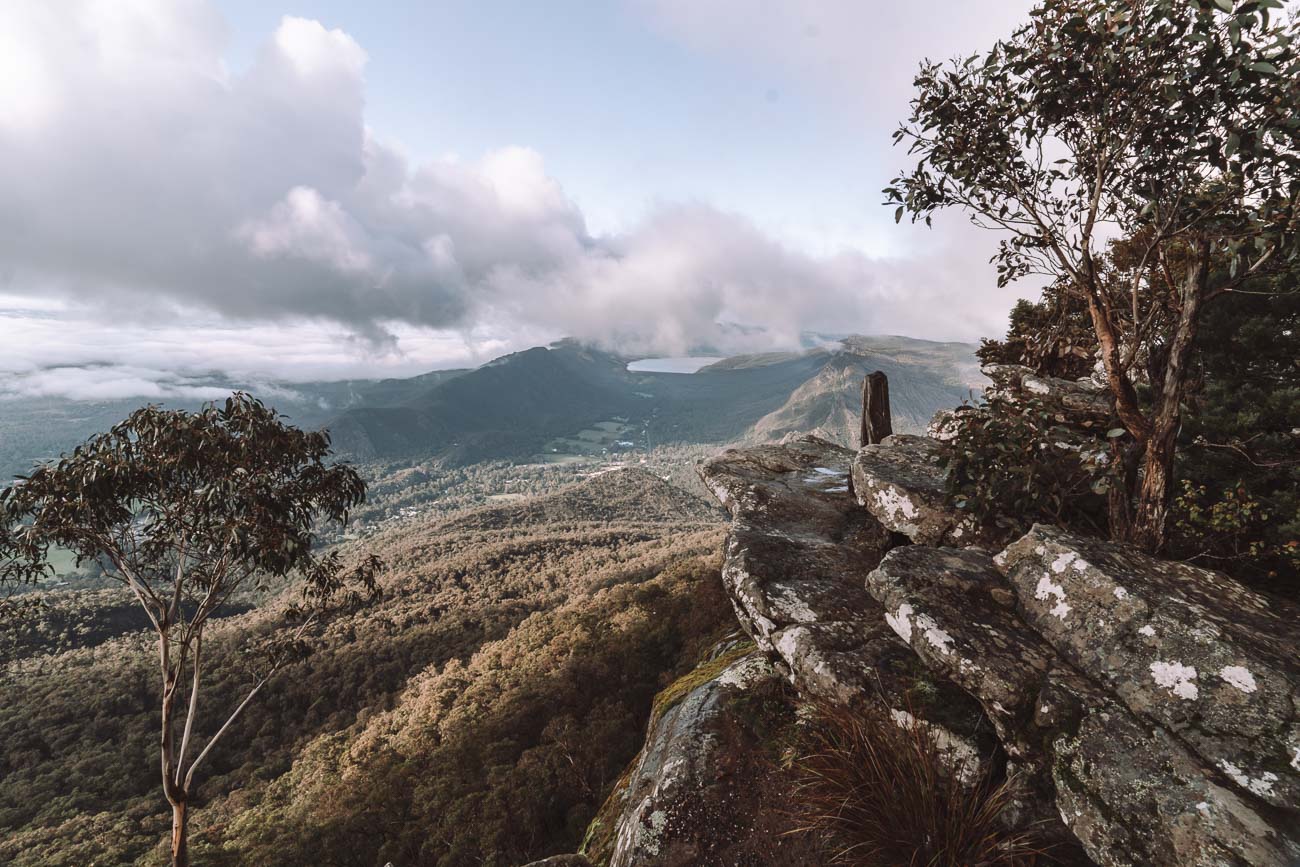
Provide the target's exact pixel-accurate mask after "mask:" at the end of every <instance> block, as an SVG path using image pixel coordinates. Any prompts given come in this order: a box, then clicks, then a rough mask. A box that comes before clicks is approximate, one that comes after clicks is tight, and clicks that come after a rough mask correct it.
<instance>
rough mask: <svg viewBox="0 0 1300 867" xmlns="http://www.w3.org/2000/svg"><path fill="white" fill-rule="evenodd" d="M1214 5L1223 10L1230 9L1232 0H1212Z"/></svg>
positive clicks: (1229, 10) (1228, 10)
mask: <svg viewBox="0 0 1300 867" xmlns="http://www.w3.org/2000/svg"><path fill="white" fill-rule="evenodd" d="M1214 5H1215V6H1218V7H1219V8H1220V9H1222V10H1223V11H1224V12H1231V11H1232V0H1214Z"/></svg>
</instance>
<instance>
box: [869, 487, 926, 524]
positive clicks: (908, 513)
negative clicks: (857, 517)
mask: <svg viewBox="0 0 1300 867" xmlns="http://www.w3.org/2000/svg"><path fill="white" fill-rule="evenodd" d="M872 495H873V497H874V498H875V501H876V505H877V506H878V507H879V508H880V510H881V511H883V512H884V513H885V514H887V515H895V516H900V515H901V516H902V517H903V518H904V519H910V518H915V517H916V516H917V515H919V514H920V511H919V510H918V509H917V508H916V504H915V503H913V502H912V501H911V500H910V499H908V498H907V496H906V495H904V494H901V493H899V492H898V490H897V489H895V488H878V489H877V490H875V491H873V492H872Z"/></svg>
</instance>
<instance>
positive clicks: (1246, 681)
mask: <svg viewBox="0 0 1300 867" xmlns="http://www.w3.org/2000/svg"><path fill="white" fill-rule="evenodd" d="M1219 677H1221V678H1223V679H1224V680H1226V681H1227V682H1228V683H1230V684H1232V685H1233V686H1235V687H1236V688H1237V689H1239V690H1241V691H1242V692H1254V691H1255V690H1256V689H1258V687H1256V686H1255V675H1253V674H1251V673H1250V672H1249V671H1248V670H1247V669H1245V668H1243V667H1241V666H1240V665H1225V666H1224V667H1223V668H1221V669H1219Z"/></svg>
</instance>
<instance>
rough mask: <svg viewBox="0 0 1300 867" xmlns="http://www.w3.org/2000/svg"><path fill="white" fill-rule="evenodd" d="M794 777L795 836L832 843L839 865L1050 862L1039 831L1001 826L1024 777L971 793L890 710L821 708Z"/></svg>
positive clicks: (980, 781)
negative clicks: (805, 836)
mask: <svg viewBox="0 0 1300 867" xmlns="http://www.w3.org/2000/svg"><path fill="white" fill-rule="evenodd" d="M793 770H794V774H795V797H794V814H795V819H796V822H797V825H798V827H797V829H796V830H795V831H794V832H792V833H807V834H815V835H817V836H818V837H820V838H821V839H823V840H824V841H826V845H827V847H828V849H829V853H828V857H829V858H830V862H831V863H834V864H844V865H851V867H884V865H888V867H900V865H907V867H1030V865H1034V864H1039V863H1042V862H1043V860H1044V859H1043V856H1044V855H1045V854H1046V850H1045V848H1044V846H1043V845H1042V842H1041V841H1040V840H1038V839H1037V838H1036V836H1035V835H1034V834H1033V833H1032V832H1029V831H1015V830H1009V829H1008V828H1006V827H1005V825H1004V823H1003V822H1001V821H1000V818H999V817H1000V814H1002V813H1003V812H1004V810H1006V808H1007V807H1008V806H1010V804H1011V803H1012V802H1013V800H1014V799H1015V795H1016V793H1017V789H1018V785H1017V780H1016V779H1015V778H1014V777H1013V778H1008V779H1005V780H1003V781H1001V782H998V781H996V780H995V779H993V778H992V777H991V776H990V775H989V774H988V773H982V774H980V775H979V776H978V778H977V779H976V780H975V781H974V782H973V784H968V785H963V784H962V783H961V782H960V781H959V778H960V777H962V776H963V774H961V773H960V770H961V769H960V768H954V767H953V766H952V760H951V758H950V754H949V755H945V753H944V752H943V751H941V750H940V749H939V748H938V747H937V746H936V744H935V741H934V738H933V737H932V735H931V733H930V731H929V730H928V729H926V728H925V727H924V725H923V724H922V725H912V726H900V725H899V724H897V723H896V722H895V721H894V719H893V718H892V717H891V716H890V712H889V709H888V708H885V707H879V708H874V707H873V708H868V709H866V710H848V709H846V708H842V707H839V706H836V705H829V704H823V705H818V706H817V707H816V708H815V711H814V714H813V716H812V719H811V720H810V721H809V725H808V727H807V733H806V735H805V739H804V742H803V744H802V748H801V750H800V753H799V755H798V757H797V758H796V759H795V761H794V768H793ZM967 770H968V771H969V770H973V769H967ZM965 776H966V777H967V780H968V783H969V780H970V774H966V775H965Z"/></svg>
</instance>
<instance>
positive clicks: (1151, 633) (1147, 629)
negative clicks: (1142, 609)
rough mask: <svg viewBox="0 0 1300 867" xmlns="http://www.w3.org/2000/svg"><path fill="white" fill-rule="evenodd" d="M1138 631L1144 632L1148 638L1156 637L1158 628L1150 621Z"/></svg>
mask: <svg viewBox="0 0 1300 867" xmlns="http://www.w3.org/2000/svg"><path fill="white" fill-rule="evenodd" d="M1138 632H1140V633H1142V634H1143V635H1145V636H1146V637H1147V638H1155V637H1156V628H1155V627H1154V626H1152V625H1151V624H1150V623H1148V624H1147V625H1146V626H1143V627H1142V628H1141V629H1139V630H1138Z"/></svg>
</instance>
